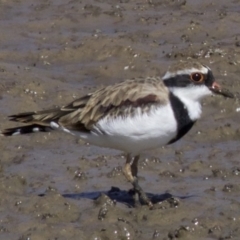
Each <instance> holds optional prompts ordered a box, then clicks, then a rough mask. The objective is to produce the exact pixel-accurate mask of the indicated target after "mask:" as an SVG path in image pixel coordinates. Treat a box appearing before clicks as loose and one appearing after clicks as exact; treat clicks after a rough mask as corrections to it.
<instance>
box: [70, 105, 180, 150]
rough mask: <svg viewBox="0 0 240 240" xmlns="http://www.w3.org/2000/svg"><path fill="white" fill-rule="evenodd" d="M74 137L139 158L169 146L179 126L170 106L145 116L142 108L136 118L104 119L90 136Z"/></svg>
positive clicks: (80, 133) (86, 134)
mask: <svg viewBox="0 0 240 240" xmlns="http://www.w3.org/2000/svg"><path fill="white" fill-rule="evenodd" d="M71 133H74V134H75V135H76V136H79V137H80V138H82V139H84V140H85V141H87V142H89V143H91V144H94V145H98V146H101V147H109V148H115V149H119V150H122V151H124V152H128V153H133V154H135V155H136V154H139V153H140V152H142V151H144V150H147V149H152V148H157V147H160V146H163V145H165V144H167V143H168V142H169V141H170V140H171V139H173V138H174V137H175V136H176V133H177V123H176V120H175V117H174V113H173V110H172V108H171V105H170V104H167V105H165V106H160V107H158V108H155V109H152V110H151V111H150V112H149V113H143V114H142V113H141V110H140V108H139V112H138V113H137V114H136V115H135V116H133V117H131V116H129V117H117V118H111V117H106V118H103V119H101V120H100V121H99V122H98V123H97V124H96V126H95V127H94V129H93V131H92V132H91V133H90V134H88V133H83V132H74V131H71Z"/></svg>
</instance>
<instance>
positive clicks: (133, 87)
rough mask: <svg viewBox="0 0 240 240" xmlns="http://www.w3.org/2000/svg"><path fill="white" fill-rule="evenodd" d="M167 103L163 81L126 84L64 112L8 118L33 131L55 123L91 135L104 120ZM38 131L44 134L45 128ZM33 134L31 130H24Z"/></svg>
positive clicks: (100, 92)
mask: <svg viewBox="0 0 240 240" xmlns="http://www.w3.org/2000/svg"><path fill="white" fill-rule="evenodd" d="M167 99H168V90H167V88H166V87H165V86H164V84H163V82H162V81H161V79H160V78H146V79H137V80H127V81H125V82H122V83H118V84H115V85H112V86H108V87H103V88H100V89H99V90H97V91H95V92H94V93H90V94H88V95H85V96H83V97H81V98H79V99H76V100H74V101H73V102H71V103H70V104H68V105H67V106H65V107H62V108H56V109H50V110H45V111H39V112H28V113H20V114H17V115H12V116H10V117H9V118H10V120H12V121H17V122H23V123H29V124H31V125H29V126H34V127H37V126H38V127H40V126H45V127H49V126H50V122H51V121H55V122H57V123H58V124H60V125H62V126H64V127H66V128H68V129H71V130H79V131H90V130H91V129H92V127H93V125H94V124H95V123H96V122H97V121H98V120H100V119H101V118H103V117H106V116H112V117H117V116H126V115H128V114H131V115H133V114H135V113H136V111H137V109H138V107H141V110H142V111H148V110H149V109H150V108H151V107H152V106H154V105H158V104H165V103H166V102H167ZM138 110H139V109H138ZM16 129H17V128H16ZM16 129H15V128H13V129H7V130H8V132H7V134H5V135H11V134H12V133H14V130H16ZM39 129H40V130H41V131H45V128H39ZM30 131H31V129H26V130H25V132H30ZM9 132H10V133H11V134H10V133H9ZM4 133H5V132H3V134H4Z"/></svg>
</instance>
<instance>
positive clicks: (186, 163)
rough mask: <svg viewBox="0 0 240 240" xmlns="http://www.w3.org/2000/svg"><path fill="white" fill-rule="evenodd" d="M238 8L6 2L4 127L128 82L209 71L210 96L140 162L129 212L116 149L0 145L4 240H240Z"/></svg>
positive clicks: (55, 143)
mask: <svg viewBox="0 0 240 240" xmlns="http://www.w3.org/2000/svg"><path fill="white" fill-rule="evenodd" d="M239 11H240V5H239V1H234V0H233V1H223V0H220V1H205V0H204V1H194V0H189V1H186V0H185V1H181V0H179V1H171V0H164V1H158V0H148V1H145V0H144V1H129V0H123V1H115V0H114V1H109V0H89V1H75V0H71V1H62V0H56V1H48V0H40V1H33V0H24V1H23V0H10V1H4V0H3V1H1V2H0V30H1V34H0V48H1V50H0V123H1V124H0V129H3V128H7V127H12V126H14V124H13V123H11V122H8V121H7V116H8V115H11V114H14V113H18V112H24V111H33V110H40V109H46V108H50V107H53V106H55V105H60V106H61V105H64V104H66V103H68V102H70V101H72V100H73V99H75V98H76V97H79V96H82V95H83V94H85V93H87V92H90V91H93V90H94V89H96V88H97V87H98V86H102V85H107V84H112V83H115V82H118V81H121V80H122V79H125V78H132V77H139V76H143V77H144V76H155V75H157V76H162V75H163V74H164V72H165V71H166V69H167V67H168V66H169V65H170V64H171V63H173V62H175V61H179V60H181V59H182V60H184V59H188V58H192V59H197V60H199V61H201V62H202V63H204V64H206V65H208V66H209V67H211V69H212V70H213V73H214V75H215V77H216V79H217V81H218V83H219V84H221V85H222V86H223V87H224V88H228V89H230V90H231V91H232V92H233V93H234V95H235V99H226V98H223V97H221V96H214V97H209V98H208V99H205V100H204V102H203V116H202V119H201V120H200V121H198V122H197V123H196V125H195V126H194V127H193V129H192V130H191V131H190V132H189V134H187V135H186V136H185V137H184V138H183V139H181V140H180V141H178V142H177V143H175V144H173V145H171V146H166V147H163V148H159V149H156V150H152V151H147V152H145V153H144V154H143V155H142V156H141V160H140V163H139V166H140V172H139V175H140V184H141V186H142V187H143V189H144V190H145V191H146V192H147V194H148V196H149V197H151V198H152V200H153V202H154V203H155V204H154V207H153V209H149V208H148V207H147V206H140V207H133V202H132V198H131V191H129V190H130V188H131V186H130V184H129V183H128V182H127V181H126V180H125V178H124V176H123V174H122V166H123V164H124V162H125V160H124V157H123V156H122V153H121V152H118V151H115V150H110V149H103V148H98V147H95V146H90V145H88V144H86V143H83V142H82V141H79V140H77V139H75V138H73V137H72V136H68V135H66V134H63V133H58V132H55V133H39V134H32V135H27V136H26V135H25V136H16V137H9V138H3V137H1V138H0V152H1V157H0V239H4V240H5V239H8V240H12V239H15V240H16V239H17V240H40V239H58V240H61V239H64V240H65V239H81V240H84V239H86V240H89V239H90V240H91V239H92V240H107V239H109V240H112V239H119V240H120V239H121V240H122V239H128V240H133V239H163V240H170V239H189V240H190V239H191V240H194V239H198V240H199V239H204V240H207V239H218V240H220V239H221V240H223V239H236V240H237V239H239V236H240V185H239V183H240V165H239V138H240V137H239V136H240V128H239V114H240V113H239V112H240V103H239V97H240V95H239V90H240V84H239V74H240V67H239V66H240V30H239V24H240V15H239Z"/></svg>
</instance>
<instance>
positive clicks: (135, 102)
mask: <svg viewBox="0 0 240 240" xmlns="http://www.w3.org/2000/svg"><path fill="white" fill-rule="evenodd" d="M211 94H219V95H222V96H224V97H228V98H233V97H234V96H233V94H232V93H231V92H230V91H229V90H227V89H223V88H221V86H220V85H219V84H218V83H217V82H216V81H215V78H214V76H213V73H212V70H211V69H210V68H209V67H208V66H206V65H203V64H202V63H200V62H197V61H180V62H177V63H175V64H173V65H172V66H170V67H169V69H168V70H167V72H166V73H165V75H164V76H163V77H159V76H156V77H139V78H135V79H127V80H124V81H122V82H119V83H115V84H113V85H109V86H106V87H100V88H99V89H97V90H96V91H94V92H92V93H88V94H86V95H84V96H82V97H80V98H78V99H76V100H74V101H72V102H71V103H69V104H68V105H65V106H63V107H57V108H54V109H47V110H42V111H34V112H24V113H19V114H14V115H11V116H9V120H10V121H15V122H20V123H24V124H26V125H23V126H19V127H14V128H7V129H5V130H3V131H1V132H0V134H1V136H15V135H21V134H28V133H36V132H49V131H53V130H60V131H63V132H65V133H68V134H72V135H74V136H77V137H79V138H81V139H82V140H84V141H85V142H88V143H90V144H92V145H97V146H100V147H106V148H113V149H117V150H120V151H123V152H124V153H125V154H126V163H125V165H124V167H123V173H124V175H125V177H126V179H127V180H128V181H129V182H130V183H131V184H132V185H133V189H134V192H135V194H136V195H137V196H138V199H140V200H141V202H142V203H143V204H147V205H149V206H150V207H152V206H153V203H152V202H151V200H150V199H149V197H148V196H147V194H146V193H145V192H144V191H143V189H142V188H141V186H140V185H139V182H138V160H139V157H140V154H141V153H142V152H143V151H145V150H149V149H154V148H159V147H161V146H164V145H168V144H172V143H174V142H176V141H178V140H179V139H181V138H182V137H183V136H184V135H185V134H186V133H187V132H188V131H189V130H190V129H191V128H192V126H193V125H194V123H195V122H196V121H197V120H198V119H199V118H200V116H201V113H202V106H201V100H202V99H203V98H204V97H206V96H209V95H211Z"/></svg>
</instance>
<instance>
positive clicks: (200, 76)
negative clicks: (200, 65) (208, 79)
mask: <svg viewBox="0 0 240 240" xmlns="http://www.w3.org/2000/svg"><path fill="white" fill-rule="evenodd" d="M190 78H191V80H192V81H193V82H198V83H200V82H202V81H203V80H204V75H203V74H202V73H199V72H195V73H192V74H191V75H190Z"/></svg>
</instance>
